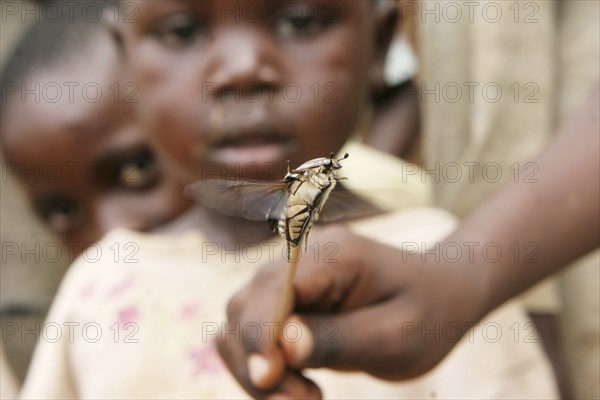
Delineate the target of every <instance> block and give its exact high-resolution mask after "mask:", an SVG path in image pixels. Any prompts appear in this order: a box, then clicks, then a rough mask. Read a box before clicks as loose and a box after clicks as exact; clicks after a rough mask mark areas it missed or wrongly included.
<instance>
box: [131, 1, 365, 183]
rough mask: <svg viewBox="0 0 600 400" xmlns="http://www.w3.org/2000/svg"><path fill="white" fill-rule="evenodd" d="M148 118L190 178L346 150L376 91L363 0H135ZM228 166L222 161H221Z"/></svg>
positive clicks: (137, 72) (257, 175) (136, 59)
mask: <svg viewBox="0 0 600 400" xmlns="http://www.w3.org/2000/svg"><path fill="white" fill-rule="evenodd" d="M136 6H137V12H136V15H135V19H136V21H137V22H135V23H123V24H122V28H121V31H122V33H123V39H124V43H125V49H126V53H127V56H128V62H129V63H130V65H131V67H132V68H133V73H134V76H135V78H136V82H137V83H138V84H139V85H140V95H141V102H140V104H139V106H140V107H141V114H142V119H143V121H144V124H145V126H146V127H147V128H148V130H149V133H151V135H152V139H153V141H154V142H155V143H156V144H157V149H158V150H157V151H160V152H163V153H164V154H165V155H166V158H167V159H168V160H169V162H170V164H172V166H174V167H175V169H176V170H177V171H179V173H181V174H182V176H185V177H186V179H192V178H195V179H198V178H204V177H207V176H210V175H211V173H213V172H214V171H215V169H218V168H221V169H220V170H219V171H220V172H216V174H218V175H219V174H220V175H221V176H222V175H224V174H228V173H229V174H233V175H235V176H236V177H245V178H254V179H279V178H281V177H282V176H283V173H284V171H285V167H286V160H290V161H291V162H292V165H297V164H298V163H301V162H304V161H306V160H308V159H311V158H314V157H322V156H327V155H329V153H330V152H336V151H338V150H339V149H340V147H341V146H342V145H343V143H344V142H345V141H346V140H347V138H348V137H349V136H350V135H351V134H352V133H353V131H354V129H355V127H356V125H357V120H358V118H359V117H360V114H361V112H362V110H363V108H364V105H365V102H366V98H367V95H368V90H369V82H368V81H369V80H368V75H369V66H370V65H371V62H372V58H373V56H374V48H375V40H374V37H375V35H374V29H375V27H374V23H373V22H374V21H373V19H372V18H371V16H372V10H371V7H370V5H369V3H368V1H355V0H353V1H314V0H295V1H189V0H169V1H160V0H158V1H145V0H138V1H136ZM222 168H225V170H223V169H222Z"/></svg>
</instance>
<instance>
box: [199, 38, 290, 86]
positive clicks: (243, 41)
mask: <svg viewBox="0 0 600 400" xmlns="http://www.w3.org/2000/svg"><path fill="white" fill-rule="evenodd" d="M216 40H217V41H218V42H219V43H218V44H217V46H216V47H217V52H218V56H217V57H216V62H215V64H214V65H213V73H212V74H211V75H212V76H211V77H210V81H211V82H214V83H216V84H217V85H218V86H219V91H220V94H221V95H225V94H227V93H231V92H234V93H239V92H250V91H252V92H254V91H262V90H267V89H272V88H276V87H277V86H278V84H279V83H280V82H281V78H282V77H281V68H280V66H279V65H278V64H279V63H278V60H277V57H276V54H277V52H276V51H275V49H274V48H273V46H274V44H273V43H271V41H270V40H269V39H268V38H266V37H263V35H260V34H250V33H244V31H239V32H236V33H232V34H229V35H227V36H223V37H217V38H216Z"/></svg>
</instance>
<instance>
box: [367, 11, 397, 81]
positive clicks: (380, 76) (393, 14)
mask: <svg viewBox="0 0 600 400" xmlns="http://www.w3.org/2000/svg"><path fill="white" fill-rule="evenodd" d="M374 7H375V10H374V16H373V18H374V22H375V54H374V58H373V62H372V63H371V71H370V74H371V91H372V93H378V92H380V91H382V90H385V88H386V82H385V78H384V69H385V60H386V58H387V54H388V50H389V48H390V44H391V43H392V40H393V38H394V36H395V34H396V28H397V24H398V19H399V18H398V6H397V4H396V2H395V1H388V0H384V1H377V2H376V4H374Z"/></svg>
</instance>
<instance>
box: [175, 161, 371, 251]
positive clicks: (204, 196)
mask: <svg viewBox="0 0 600 400" xmlns="http://www.w3.org/2000/svg"><path fill="white" fill-rule="evenodd" d="M346 158H348V154H347V153H346V154H345V155H344V156H343V157H342V158H340V159H334V158H333V153H332V154H331V155H330V156H329V157H320V158H315V159H313V160H309V161H306V162H305V163H303V164H302V165H300V166H299V167H297V168H295V169H291V168H290V166H289V164H288V171H287V174H286V175H285V176H284V178H283V179H282V180H281V181H276V182H259V181H243V180H220V179H212V180H205V181H200V182H196V183H192V184H190V185H188V186H187V187H186V193H187V194H188V195H189V196H191V197H192V198H194V199H196V200H198V201H199V202H200V203H201V204H202V205H204V206H205V207H208V208H211V209H214V210H216V211H217V212H219V213H221V214H225V215H230V216H237V217H244V218H246V219H248V220H252V221H267V222H268V224H269V227H270V228H271V229H272V230H273V231H274V232H277V233H279V235H280V236H282V237H283V238H284V239H285V240H286V243H287V246H288V251H287V254H288V259H290V250H291V249H292V248H294V247H297V246H299V245H300V244H301V243H302V242H303V241H305V239H306V237H307V236H308V234H309V232H310V229H311V228H312V225H313V223H314V222H316V221H317V220H319V219H320V218H321V219H323V220H327V221H332V220H336V219H340V218H342V217H344V216H355V215H358V214H366V213H369V212H374V211H375V209H374V208H373V207H372V206H370V205H369V204H368V203H367V202H365V201H363V200H360V199H359V198H357V197H356V196H354V195H353V194H351V193H350V192H349V191H347V190H345V189H341V190H336V191H334V189H336V186H337V184H338V182H339V181H340V180H342V179H344V178H343V177H341V176H340V175H339V171H340V169H341V168H342V165H341V163H340V161H342V160H345V159H346ZM338 187H339V186H338ZM326 203H327V205H326Z"/></svg>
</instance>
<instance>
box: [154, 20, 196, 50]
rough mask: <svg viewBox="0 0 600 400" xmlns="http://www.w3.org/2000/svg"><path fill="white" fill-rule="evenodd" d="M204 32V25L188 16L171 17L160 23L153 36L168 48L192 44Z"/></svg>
mask: <svg viewBox="0 0 600 400" xmlns="http://www.w3.org/2000/svg"><path fill="white" fill-rule="evenodd" d="M205 30H206V24H205V23H202V22H201V21H199V20H198V19H196V18H194V17H192V16H189V15H173V16H170V17H168V18H166V19H165V20H163V21H161V22H160V24H159V27H158V28H157V29H156V30H155V32H154V36H155V37H156V38H158V40H160V41H161V42H162V43H164V44H165V45H167V46H169V47H181V46H186V45H189V44H191V43H193V42H194V41H195V40H196V39H197V37H198V36H199V35H200V34H201V33H203V32H204V31H205Z"/></svg>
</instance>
